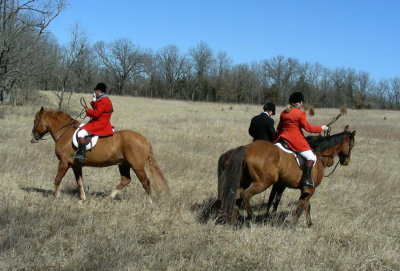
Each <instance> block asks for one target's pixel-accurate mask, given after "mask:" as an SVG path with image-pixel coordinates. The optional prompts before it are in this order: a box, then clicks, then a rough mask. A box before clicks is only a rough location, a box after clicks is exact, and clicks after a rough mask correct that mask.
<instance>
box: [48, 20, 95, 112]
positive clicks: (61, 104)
mask: <svg viewBox="0 0 400 271" xmlns="http://www.w3.org/2000/svg"><path fill="white" fill-rule="evenodd" d="M88 50H89V42H88V39H87V36H86V34H85V33H84V32H83V31H82V30H81V29H80V27H79V25H78V24H76V25H75V26H74V27H73V28H72V30H71V41H70V42H69V44H68V45H67V46H65V47H63V48H62V49H61V54H60V59H59V69H58V70H56V74H55V75H54V76H55V77H56V78H57V82H58V86H57V88H56V89H54V90H53V93H54V94H55V95H56V96H57V99H58V109H60V110H61V109H65V108H67V107H68V106H69V101H70V98H71V95H72V93H73V92H76V90H77V89H76V86H77V85H79V81H80V79H81V78H80V76H81V75H80V72H81V71H82V67H81V65H84V64H83V63H82V62H84V61H85V56H87V52H88ZM74 70H77V73H74Z"/></svg>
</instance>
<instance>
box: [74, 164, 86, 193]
mask: <svg viewBox="0 0 400 271" xmlns="http://www.w3.org/2000/svg"><path fill="white" fill-rule="evenodd" d="M72 169H73V171H74V175H75V180H76V184H77V185H78V189H79V198H80V200H86V195H85V190H84V189H83V179H82V166H76V167H73V168H72Z"/></svg>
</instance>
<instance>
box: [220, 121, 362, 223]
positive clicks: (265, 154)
mask: <svg viewBox="0 0 400 271" xmlns="http://www.w3.org/2000/svg"><path fill="white" fill-rule="evenodd" d="M355 134H356V132H355V131H352V132H350V131H349V130H348V126H346V128H345V130H344V132H342V133H339V134H335V135H332V136H327V137H318V136H317V137H313V139H314V141H315V142H314V143H313V144H314V146H313V147H314V150H315V154H316V155H317V162H316V164H315V166H314V167H313V170H312V173H311V177H312V180H313V181H314V184H315V186H314V187H308V186H305V187H300V186H299V184H300V179H301V176H302V169H301V168H300V167H299V165H298V164H297V162H296V160H295V158H294V156H293V155H292V154H289V153H287V152H284V151H282V150H281V149H280V148H278V147H277V146H275V145H274V144H272V143H271V142H268V141H263V140H257V141H254V142H252V143H250V144H248V145H246V146H240V147H238V148H236V149H232V150H230V151H227V152H225V153H224V154H222V155H221V156H220V158H219V160H218V200H220V201H221V203H220V205H221V209H222V212H223V219H224V220H225V221H227V222H231V223H232V224H235V223H236V221H237V218H238V215H239V208H238V206H237V204H236V203H241V202H242V201H243V203H244V207H245V208H246V211H247V214H248V217H249V218H252V217H253V216H254V213H253V211H252V209H251V206H250V199H251V197H253V196H254V195H256V194H258V193H261V192H263V191H264V190H266V189H267V188H268V187H270V186H271V185H274V188H273V191H272V192H273V193H275V195H276V196H279V198H280V195H281V194H282V193H283V190H284V189H285V188H286V187H289V188H295V189H300V190H301V195H300V198H299V201H298V204H297V208H296V209H295V210H294V212H293V215H292V221H291V223H292V224H293V225H294V224H296V223H297V221H298V219H299V217H300V215H301V214H302V212H303V209H305V213H306V221H307V225H308V226H311V225H312V221H311V217H310V202H309V201H310V198H311V197H312V195H313V194H314V191H315V188H316V187H317V186H318V185H319V184H320V183H321V182H322V179H323V177H324V171H325V168H326V167H329V166H332V165H333V163H334V162H333V159H334V157H336V156H339V162H340V164H341V165H348V164H349V162H350V155H351V150H352V148H353V146H354V143H355V139H354V138H355ZM272 192H271V193H272ZM271 197H272V195H271ZM271 197H270V198H271ZM278 203H279V201H278Z"/></svg>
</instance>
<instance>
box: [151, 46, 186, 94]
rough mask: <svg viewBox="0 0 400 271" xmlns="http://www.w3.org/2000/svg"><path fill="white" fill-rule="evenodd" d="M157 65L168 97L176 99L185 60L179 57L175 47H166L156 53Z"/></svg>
mask: <svg viewBox="0 0 400 271" xmlns="http://www.w3.org/2000/svg"><path fill="white" fill-rule="evenodd" d="M157 65H158V68H159V70H160V74H161V76H162V78H163V80H164V82H165V84H166V86H167V89H168V97H171V98H176V93H177V85H178V82H179V80H181V79H182V78H183V76H184V72H185V68H186V66H187V60H186V59H185V58H184V57H182V56H180V55H179V49H178V47H177V46H175V45H168V46H165V47H164V48H162V49H161V50H160V51H159V52H158V54H157Z"/></svg>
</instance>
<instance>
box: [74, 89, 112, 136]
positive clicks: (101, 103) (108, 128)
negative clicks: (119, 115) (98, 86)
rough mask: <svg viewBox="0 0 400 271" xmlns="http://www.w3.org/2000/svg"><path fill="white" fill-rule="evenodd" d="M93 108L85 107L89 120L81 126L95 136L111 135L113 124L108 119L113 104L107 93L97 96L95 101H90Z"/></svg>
mask: <svg viewBox="0 0 400 271" xmlns="http://www.w3.org/2000/svg"><path fill="white" fill-rule="evenodd" d="M90 105H91V106H92V108H93V109H90V108H86V115H87V116H89V117H90V118H91V120H90V121H89V122H88V123H86V124H85V125H84V126H82V129H85V130H86V131H87V132H88V133H89V134H92V135H97V136H109V135H113V134H114V132H113V128H114V127H113V126H112V125H111V122H110V119H111V114H112V112H113V106H112V103H111V100H110V98H109V97H108V95H107V94H104V95H102V96H100V97H99V98H97V100H96V101H95V102H90Z"/></svg>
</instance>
